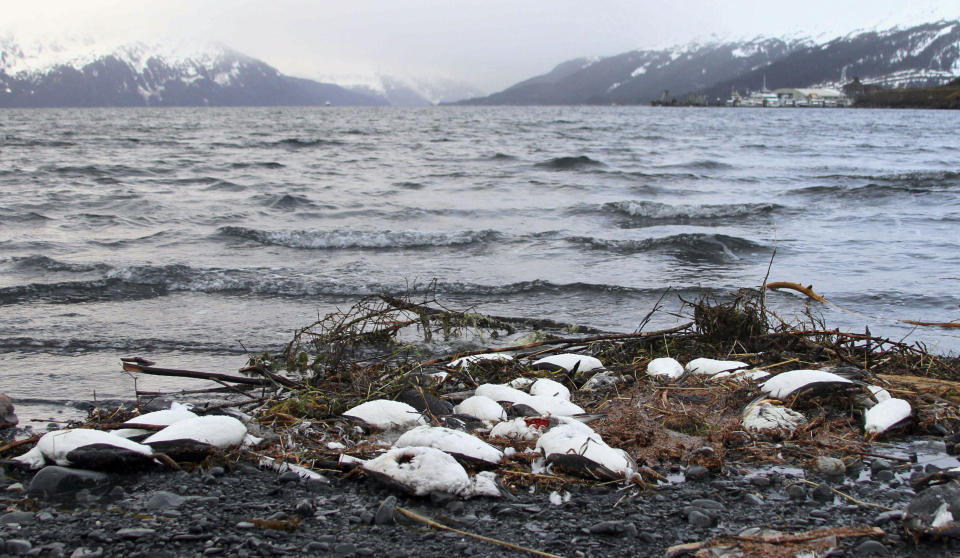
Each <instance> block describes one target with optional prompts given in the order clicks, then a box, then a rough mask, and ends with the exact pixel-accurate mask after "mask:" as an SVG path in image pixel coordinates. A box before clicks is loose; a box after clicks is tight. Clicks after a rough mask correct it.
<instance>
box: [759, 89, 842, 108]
mask: <svg viewBox="0 0 960 558" xmlns="http://www.w3.org/2000/svg"><path fill="white" fill-rule="evenodd" d="M774 93H776V94H777V97H778V98H779V99H780V105H781V106H785V107H845V106H849V105H850V101H849V99H848V98H847V96H846V95H844V94H843V92H841V91H837V90H836V89H792V88H788V87H787V88H783V89H777V90H775V91H774Z"/></svg>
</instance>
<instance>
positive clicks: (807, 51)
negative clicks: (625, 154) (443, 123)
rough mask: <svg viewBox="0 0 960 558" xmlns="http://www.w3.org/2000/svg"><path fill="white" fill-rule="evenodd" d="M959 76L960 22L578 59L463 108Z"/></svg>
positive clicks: (930, 81) (712, 97) (717, 95)
mask: <svg viewBox="0 0 960 558" xmlns="http://www.w3.org/2000/svg"><path fill="white" fill-rule="evenodd" d="M958 75H960V22H958V21H956V20H954V21H941V22H937V23H925V24H921V25H916V26H913V27H910V28H906V29H901V28H893V29H889V30H886V31H876V30H874V31H865V32H858V33H852V34H850V35H847V36H845V37H840V38H837V39H834V40H831V41H829V42H827V43H823V44H815V43H814V42H813V41H809V40H805V41H799V40H797V41H786V40H782V39H776V38H758V39H754V40H750V41H739V42H736V41H735V42H722V43H713V44H706V45H700V44H692V45H688V46H684V47H677V48H673V49H665V50H648V51H632V52H627V53H623V54H619V55H616V56H610V57H607V58H602V59H599V60H594V61H586V60H585V59H576V60H571V61H568V62H564V63H563V64H560V65H559V66H557V67H556V68H554V70H552V71H551V72H549V73H547V74H544V75H541V76H536V77H534V78H531V79H528V80H525V81H522V82H520V83H518V84H516V85H514V86H512V87H509V88H507V89H505V90H503V91H501V92H499V93H494V94H492V95H489V96H487V97H481V98H475V99H469V100H466V101H463V102H462V103H461V104H474V105H497V104H504V105H530V104H547V105H550V104H646V103H649V102H650V101H652V100H655V99H659V98H660V97H661V96H662V95H663V93H664V92H665V91H669V92H670V96H671V97H676V98H679V99H685V98H686V97H687V96H688V95H705V96H706V97H707V99H708V100H709V101H712V102H716V101H717V100H718V99H726V98H727V97H729V96H730V92H731V89H733V88H735V89H738V90H740V91H741V92H745V91H747V90H757V89H760V88H761V87H762V86H763V83H764V77H766V83H767V86H768V87H770V88H778V87H813V86H829V87H839V86H840V85H842V84H844V83H846V82H848V81H850V80H852V79H853V78H854V77H860V78H861V80H863V81H864V83H871V84H880V85H884V86H892V87H903V86H921V85H936V84H940V83H945V82H946V81H949V80H950V79H951V78H953V77H956V76H958Z"/></svg>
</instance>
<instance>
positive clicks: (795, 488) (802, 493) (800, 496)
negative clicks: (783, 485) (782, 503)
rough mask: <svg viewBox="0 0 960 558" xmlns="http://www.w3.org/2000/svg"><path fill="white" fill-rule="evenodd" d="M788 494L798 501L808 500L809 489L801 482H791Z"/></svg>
mask: <svg viewBox="0 0 960 558" xmlns="http://www.w3.org/2000/svg"><path fill="white" fill-rule="evenodd" d="M787 496H789V497H790V499H791V500H794V501H797V502H800V501H803V500H806V499H807V489H806V488H804V487H803V486H801V485H799V484H791V485H790V487H789V488H787Z"/></svg>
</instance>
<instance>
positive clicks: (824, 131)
mask: <svg viewBox="0 0 960 558" xmlns="http://www.w3.org/2000/svg"><path fill="white" fill-rule="evenodd" d="M958 124H960V113H958V112H955V111H954V112H934V111H868V110H790V109H784V110H752V109H739V110H734V109H702V110H701V109H654V108H647V107H631V108H595V107H591V108H579V107H577V108H571V107H561V108H557V107H551V108H496V107H495V108H459V107H458V108H429V109H371V108H364V109H350V108H309V109H303V108H282V109H274V108H271V109H256V108H241V109H94V110H6V111H0V193H2V197H0V316H2V319H0V370H2V373H0V390H2V391H4V392H7V393H9V394H11V395H12V396H14V398H15V399H19V400H21V402H22V404H21V406H22V405H23V404H34V405H38V404H41V403H42V402H45V401H51V400H59V399H86V400H90V399H93V397H94V394H96V397H97V398H110V397H130V396H131V395H132V394H133V380H132V379H131V378H129V377H127V376H125V375H124V374H122V373H120V371H119V370H120V368H119V361H118V359H119V357H121V356H128V355H133V354H139V355H142V356H146V357H150V358H153V359H154V360H158V361H159V362H160V363H161V365H163V366H168V367H184V368H193V369H201V370H203V369H212V370H220V371H232V370H236V369H237V368H238V367H240V366H242V365H243V364H244V363H245V360H246V357H245V354H244V349H245V348H246V349H247V350H250V351H256V350H263V349H276V348H279V347H280V346H281V345H282V344H283V343H284V342H285V341H287V340H289V337H290V333H291V332H292V331H293V330H294V329H295V328H297V327H299V326H302V325H305V324H307V323H310V322H312V321H313V320H315V319H316V317H317V315H318V314H323V313H326V312H327V311H329V310H331V309H333V308H335V307H336V306H341V307H344V306H349V305H350V304H351V303H352V302H353V301H355V300H357V299H358V297H361V296H363V295H367V294H372V293H378V292H381V291H392V292H398V291H404V290H406V289H407V288H409V287H410V286H416V287H420V288H423V287H424V286H426V285H427V284H428V283H430V282H431V281H432V280H433V279H436V280H437V287H438V296H439V297H440V299H441V300H442V301H444V302H446V303H448V304H449V305H450V306H452V307H460V308H465V307H467V306H471V307H475V308H476V309H477V310H479V311H481V312H490V313H496V314H502V315H517V316H530V317H551V318H555V319H558V320H563V321H569V322H573V323H579V324H588V325H592V326H596V327H600V328H604V329H610V330H618V331H632V330H633V329H634V328H635V327H636V326H637V323H638V322H639V320H640V319H641V318H642V317H643V316H644V315H645V314H647V312H648V311H649V310H650V309H651V307H652V305H653V304H654V302H655V301H656V300H657V299H658V298H660V296H661V294H662V293H663V292H664V290H665V289H667V288H668V287H670V288H673V289H675V290H677V291H678V292H679V293H681V294H682V295H683V296H685V297H686V298H695V297H696V295H697V293H698V292H699V291H700V290H706V291H709V292H713V293H717V294H722V293H725V292H728V291H730V290H733V289H736V288H738V287H741V286H752V285H758V284H760V283H761V282H762V280H763V277H764V274H765V273H766V270H767V266H768V263H769V261H770V258H771V254H772V251H773V249H774V247H776V257H775V259H774V264H773V269H772V272H771V274H770V280H784V281H796V282H800V283H803V284H813V286H814V288H815V289H816V290H817V291H818V292H820V293H821V294H823V295H825V296H826V297H827V298H829V299H831V300H832V301H834V302H835V303H837V304H839V305H841V306H844V307H846V308H849V309H851V310H855V311H856V312H859V314H852V313H845V312H841V311H838V310H836V309H833V308H830V307H824V308H819V309H818V310H822V311H823V314H824V317H825V318H826V321H827V323H828V324H829V325H831V326H839V327H841V328H844V329H848V330H853V331H858V332H860V331H863V328H864V326H866V325H869V326H870V329H871V332H873V333H875V334H883V335H888V336H891V337H894V338H900V337H903V336H907V335H909V336H908V337H907V340H908V341H923V342H925V343H927V345H928V346H929V347H930V348H931V349H934V350H939V351H947V352H956V351H957V350H960V333H957V332H956V330H954V331H949V330H938V329H930V328H924V329H922V330H917V331H912V328H911V326H906V325H903V324H898V323H896V322H895V321H893V319H897V318H899V319H913V320H926V321H950V320H957V319H960V307H958V304H960V295H958V291H960V142H958V141H957V138H956V130H957V129H958V128H960V126H958ZM668 300H669V301H670V304H668V306H671V305H674V306H675V304H674V302H675V301H676V297H675V295H671V296H670V298H668ZM771 301H772V303H773V304H774V305H776V307H777V308H778V309H779V311H780V312H781V313H783V314H786V315H787V316H791V315H793V314H794V313H796V312H799V311H802V309H803V307H804V300H803V299H801V298H800V297H798V296H796V295H794V294H791V293H783V294H772V295H771ZM674 320H675V318H672V317H670V316H667V315H661V316H660V317H659V318H658V321H656V322H655V323H654V324H651V326H650V327H657V326H660V325H669V324H670V323H672V322H673V321H674ZM911 332H912V333H911ZM176 383H177V384H179V383H180V382H179V381H177V382H176ZM170 385H172V382H171V381H169V380H162V379H156V378H144V379H142V380H140V383H139V387H140V388H141V389H151V388H160V387H164V386H167V387H169V386H170ZM31 402H32V403H31Z"/></svg>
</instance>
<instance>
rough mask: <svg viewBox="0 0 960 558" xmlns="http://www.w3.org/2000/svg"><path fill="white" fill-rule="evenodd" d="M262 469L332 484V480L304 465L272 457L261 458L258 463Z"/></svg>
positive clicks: (263, 456)
mask: <svg viewBox="0 0 960 558" xmlns="http://www.w3.org/2000/svg"><path fill="white" fill-rule="evenodd" d="M258 465H260V466H261V467H269V468H271V469H273V470H274V471H276V472H277V473H286V472H287V471H290V472H293V473H296V474H297V475H298V476H299V477H300V478H302V479H307V480H312V481H319V482H330V479H328V478H327V477H325V476H323V475H321V474H320V473H318V472H316V471H312V470H310V469H308V468H306V467H303V466H302V465H296V464H294V463H288V462H286V461H280V460H277V459H274V458H272V457H268V456H265V455H262V456H260V461H259V463H258Z"/></svg>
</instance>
